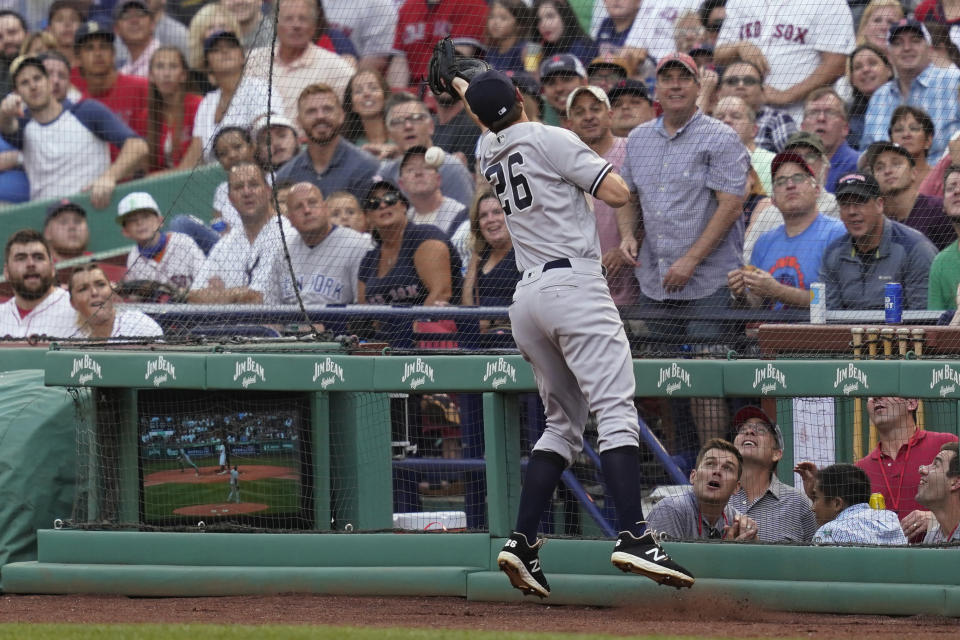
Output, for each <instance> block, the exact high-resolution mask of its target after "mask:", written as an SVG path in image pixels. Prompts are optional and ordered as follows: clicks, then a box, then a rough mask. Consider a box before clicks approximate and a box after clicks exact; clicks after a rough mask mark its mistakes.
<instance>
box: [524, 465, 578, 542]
mask: <svg viewBox="0 0 960 640" xmlns="http://www.w3.org/2000/svg"><path fill="white" fill-rule="evenodd" d="M566 468H567V461H566V460H564V459H563V456H561V455H560V454H557V453H554V452H552V451H534V452H533V454H531V456H530V461H529V462H528V463H527V472H526V474H525V475H524V476H523V488H522V489H521V490H520V513H519V514H517V531H518V532H519V533H522V534H523V535H525V536H527V541H528V542H529V543H530V544H533V543H534V541H536V539H537V526H538V525H539V524H540V519H541V518H543V512H544V511H546V510H547V505H548V504H549V503H550V498H552V497H553V492H554V491H555V490H556V489H557V485H558V484H559V483H560V476H561V475H563V472H564V470H566Z"/></svg>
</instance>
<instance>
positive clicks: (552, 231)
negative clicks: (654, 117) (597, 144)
mask: <svg viewBox="0 0 960 640" xmlns="http://www.w3.org/2000/svg"><path fill="white" fill-rule="evenodd" d="M478 156H479V159H480V166H481V170H482V172H483V175H484V176H485V177H486V179H487V181H488V182H489V183H490V184H491V185H492V186H493V188H494V189H495V190H496V194H497V198H498V199H499V200H500V204H501V206H502V207H503V211H504V213H506V214H507V228H508V229H509V230H510V236H511V237H512V238H513V247H514V249H515V252H516V258H517V267H518V268H519V269H520V270H521V271H523V270H525V269H529V268H531V267H534V266H536V265H539V264H543V263H545V262H550V261H551V260H557V259H559V258H587V259H591V260H599V259H600V255H601V254H600V239H599V237H598V236H597V220H596V217H595V216H594V214H593V208H592V206H591V203H590V202H589V200H588V198H587V197H586V194H590V195H594V193H595V192H596V190H597V188H598V187H599V186H600V183H601V182H602V181H603V178H604V177H605V176H606V175H607V174H608V173H609V172H610V170H611V168H612V167H611V165H610V163H609V162H607V161H606V160H604V159H603V158H601V157H600V156H598V155H597V154H596V153H595V152H594V151H593V150H592V149H590V147H588V146H587V145H586V144H584V143H583V142H582V141H581V140H580V139H579V138H578V137H577V136H576V135H575V134H574V133H573V132H571V131H567V130H566V129H561V128H559V127H551V126H548V125H543V124H540V123H537V122H521V123H518V124H515V125H513V126H510V127H508V128H506V129H504V130H503V131H501V132H500V133H498V134H495V133H493V132H487V133H486V134H485V135H484V136H483V138H481V140H480V146H479V150H478ZM584 192H586V193H584Z"/></svg>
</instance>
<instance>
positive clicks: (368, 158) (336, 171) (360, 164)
mask: <svg viewBox="0 0 960 640" xmlns="http://www.w3.org/2000/svg"><path fill="white" fill-rule="evenodd" d="M379 166H380V163H379V162H378V161H377V159H376V158H375V157H373V155H371V154H369V153H367V152H366V151H364V150H362V149H359V148H358V147H355V146H354V145H353V144H351V143H350V142H348V141H346V140H344V139H343V138H340V140H339V141H338V142H337V148H336V150H335V151H334V152H333V157H332V158H330V164H329V165H327V168H326V170H325V171H324V172H323V173H317V171H316V170H315V169H314V168H313V161H312V160H311V159H310V154H309V153H308V150H307V149H304V150H303V151H301V152H300V153H298V154H297V155H295V156H294V157H293V158H291V159H290V161H289V162H287V163H286V164H285V165H283V167H281V168H280V170H279V171H277V184H279V183H281V182H283V181H285V180H289V181H291V182H311V183H313V184H315V185H316V186H317V188H319V189H320V191H322V192H323V195H324V197H326V196H328V195H330V194H331V193H333V192H334V191H349V192H350V193H352V194H353V195H355V196H356V197H357V199H358V200H362V199H363V198H364V197H366V195H367V191H368V190H369V189H370V186H371V185H372V184H373V177H374V176H375V175H376V173H377V168H378V167H379Z"/></svg>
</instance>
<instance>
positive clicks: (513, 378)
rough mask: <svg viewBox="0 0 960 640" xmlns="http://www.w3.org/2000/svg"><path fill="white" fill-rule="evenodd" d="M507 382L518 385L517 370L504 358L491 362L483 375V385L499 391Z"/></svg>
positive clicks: (488, 362) (487, 364)
mask: <svg viewBox="0 0 960 640" xmlns="http://www.w3.org/2000/svg"><path fill="white" fill-rule="evenodd" d="M507 382H512V383H514V384H516V383H517V368H516V367H514V366H513V365H512V364H510V363H509V362H508V361H507V360H504V359H503V358H497V359H496V360H489V361H487V363H486V371H484V374H483V383H484V384H489V385H490V386H491V387H492V388H494V389H499V388H500V387H502V386H503V385H505V384H507Z"/></svg>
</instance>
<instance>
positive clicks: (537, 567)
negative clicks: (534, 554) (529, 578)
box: [530, 558, 540, 573]
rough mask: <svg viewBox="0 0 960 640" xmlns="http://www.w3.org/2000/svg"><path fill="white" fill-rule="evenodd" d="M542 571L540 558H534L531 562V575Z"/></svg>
mask: <svg viewBox="0 0 960 640" xmlns="http://www.w3.org/2000/svg"><path fill="white" fill-rule="evenodd" d="M537 571H540V558H534V559H533V560H531V561H530V573H536V572H537Z"/></svg>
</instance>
